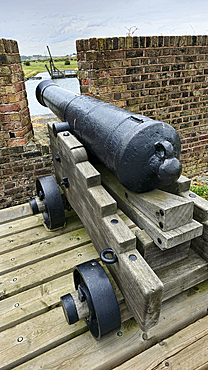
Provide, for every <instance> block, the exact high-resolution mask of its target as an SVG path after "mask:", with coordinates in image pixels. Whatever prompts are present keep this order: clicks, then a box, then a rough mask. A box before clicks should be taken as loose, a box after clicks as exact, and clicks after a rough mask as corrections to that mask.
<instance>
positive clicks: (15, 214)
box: [0, 203, 32, 224]
mask: <svg viewBox="0 0 208 370" xmlns="http://www.w3.org/2000/svg"><path fill="white" fill-rule="evenodd" d="M31 215H32V210H31V207H30V205H29V203H25V204H20V205H18V206H14V207H10V208H4V209H1V210H0V224H3V223H6V222H10V221H11V220H16V219H20V218H23V217H28V216H31Z"/></svg>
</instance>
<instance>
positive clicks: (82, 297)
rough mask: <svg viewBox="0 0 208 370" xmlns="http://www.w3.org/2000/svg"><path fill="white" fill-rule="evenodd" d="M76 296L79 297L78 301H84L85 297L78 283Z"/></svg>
mask: <svg viewBox="0 0 208 370" xmlns="http://www.w3.org/2000/svg"><path fill="white" fill-rule="evenodd" d="M78 298H79V300H80V302H84V301H85V299H86V296H85V294H84V292H83V290H82V288H81V287H80V285H79V286H78Z"/></svg>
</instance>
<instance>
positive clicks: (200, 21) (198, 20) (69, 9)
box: [0, 0, 208, 56]
mask: <svg viewBox="0 0 208 370" xmlns="http://www.w3.org/2000/svg"><path fill="white" fill-rule="evenodd" d="M0 5H1V7H0V38H6V39H14V40H17V41H18V45H19V49H20V54H21V55H33V54H42V55H47V49H46V45H49V47H50V49H51V52H52V55H54V56H55V55H66V54H71V53H74V52H76V48H75V41H76V40H77V39H82V38H90V37H111V36H112V37H113V36H125V35H126V34H127V33H128V29H130V28H131V30H132V31H133V30H135V28H133V27H137V30H136V32H135V33H134V35H135V36H140V35H142V36H150V35H172V36H174V35H204V34H207V33H208V0H73V1H72V0H50V1H49V0H6V1H5V0H0Z"/></svg>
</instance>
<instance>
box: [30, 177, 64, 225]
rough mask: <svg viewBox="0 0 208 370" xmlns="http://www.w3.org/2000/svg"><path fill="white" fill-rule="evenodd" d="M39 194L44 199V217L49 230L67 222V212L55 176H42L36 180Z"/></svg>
mask: <svg viewBox="0 0 208 370" xmlns="http://www.w3.org/2000/svg"><path fill="white" fill-rule="evenodd" d="M36 189H37V195H38V197H39V198H40V200H43V201H44V205H45V211H44V212H43V217H44V220H45V223H46V226H47V228H48V229H49V230H53V229H57V228H58V227H62V226H64V224H65V212H64V206H63V201H62V198H61V194H60V191H59V188H58V185H57V183H56V180H55V179H54V177H53V176H51V175H50V176H42V177H39V178H38V179H37V180H36Z"/></svg>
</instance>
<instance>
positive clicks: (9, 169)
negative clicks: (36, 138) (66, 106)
mask: <svg viewBox="0 0 208 370" xmlns="http://www.w3.org/2000/svg"><path fill="white" fill-rule="evenodd" d="M53 173H54V169H53V163H52V155H51V152H50V146H49V145H40V144H39V143H38V142H30V143H29V144H27V145H19V146H14V147H7V148H3V149H1V150H0V209H1V208H6V207H10V206H14V205H17V204H20V203H25V202H28V200H29V199H30V198H31V197H32V196H34V195H35V193H36V189H35V184H36V179H37V177H39V176H45V175H50V174H53Z"/></svg>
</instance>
